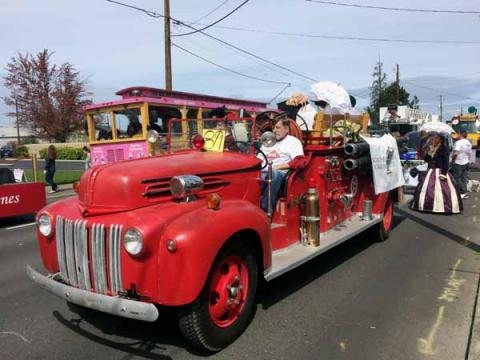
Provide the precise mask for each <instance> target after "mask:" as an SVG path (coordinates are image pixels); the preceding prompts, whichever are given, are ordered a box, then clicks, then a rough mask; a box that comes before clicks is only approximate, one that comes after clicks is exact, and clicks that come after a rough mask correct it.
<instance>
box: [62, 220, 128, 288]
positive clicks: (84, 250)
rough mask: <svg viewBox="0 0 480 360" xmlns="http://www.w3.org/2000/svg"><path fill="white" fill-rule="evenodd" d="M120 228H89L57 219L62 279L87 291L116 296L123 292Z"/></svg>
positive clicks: (92, 225) (114, 226)
mask: <svg viewBox="0 0 480 360" xmlns="http://www.w3.org/2000/svg"><path fill="white" fill-rule="evenodd" d="M121 233H122V226H121V225H110V227H109V228H108V231H106V229H105V225H103V224H89V227H87V221H86V220H75V221H73V220H69V219H64V218H63V217H61V216H57V220H56V241H57V257H58V263H59V267H60V275H61V276H62V279H63V280H64V281H65V282H67V283H69V284H70V285H73V286H76V287H79V288H81V289H84V290H89V291H90V290H95V291H96V292H98V293H101V294H107V293H108V291H109V290H110V291H111V293H112V294H114V295H115V294H117V293H118V292H119V291H120V290H123V285H122V277H121V262H120V244H121Z"/></svg>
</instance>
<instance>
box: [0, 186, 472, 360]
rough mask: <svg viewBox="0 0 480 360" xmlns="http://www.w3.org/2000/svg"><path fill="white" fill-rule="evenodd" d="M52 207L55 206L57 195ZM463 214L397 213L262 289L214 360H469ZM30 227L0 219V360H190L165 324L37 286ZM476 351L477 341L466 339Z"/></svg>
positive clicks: (468, 247) (466, 219)
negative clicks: (382, 233)
mask: <svg viewBox="0 0 480 360" xmlns="http://www.w3.org/2000/svg"><path fill="white" fill-rule="evenodd" d="M55 195H56V196H61V193H60V195H59V194H55ZM465 208H466V209H465V212H464V214H462V215H456V216H442V215H429V214H420V213H417V212H412V211H410V210H408V209H407V208H406V207H405V206H401V207H400V208H397V211H396V214H395V219H394V220H395V229H394V230H393V231H392V234H391V237H390V239H389V240H387V241H386V242H384V243H372V242H371V241H370V240H369V239H368V238H367V237H365V236H358V237H356V238H354V239H351V240H350V241H348V242H346V243H344V244H343V245H341V246H339V247H337V248H335V249H333V250H331V251H329V252H327V253H326V254H324V255H323V256H321V257H319V258H317V259H315V260H313V261H310V262H309V263H307V264H305V265H304V266H302V267H301V268H298V269H296V270H294V271H293V272H290V273H288V274H286V275H284V276H282V277H280V278H277V279H275V280H274V281H273V282H270V283H268V284H266V285H265V287H264V288H263V289H261V291H260V294H259V296H258V301H257V304H258V305H257V312H256V315H255V318H254V319H253V322H252V323H251V325H250V327H249V328H248V329H247V331H246V332H245V333H244V334H243V335H242V336H241V337H240V338H239V339H238V340H237V341H236V342H235V343H233V344H232V345H231V346H229V347H228V348H227V349H225V350H224V351H222V352H220V353H218V354H215V355H213V356H211V358H212V359H229V360H236V359H272V360H273V359H275V360H280V359H322V360H323V359H354V360H380V359H389V360H390V359H395V360H416V359H441V360H447V359H448V360H450V359H451V360H461V359H466V354H467V351H468V350H469V346H470V345H469V344H470V343H471V342H472V343H474V342H475V341H472V339H471V338H470V337H471V328H472V317H473V313H474V307H475V301H476V295H477V288H478V285H479V270H480V262H479V259H480V258H479V256H478V253H479V250H480V237H479V236H478V232H479V230H480V224H479V220H480V217H479V216H478V214H479V212H478V209H479V208H480V193H475V194H474V195H472V196H471V197H470V198H469V199H467V200H466V201H465ZM31 221H33V219H32V217H24V218H16V219H3V220H2V219H0V286H1V289H2V292H1V293H0V349H1V353H0V354H1V355H0V358H1V359H2V360H10V359H12V360H13V359H15V360H22V359H29V360H30V359H49V360H54V359H88V358H91V359H122V360H124V359H158V360H164V359H197V358H201V357H200V356H199V355H198V354H195V353H194V352H192V350H191V349H189V348H188V346H187V345H186V344H185V342H184V341H183V339H182V337H181V335H180V333H179V331H178V329H177V327H176V325H175V321H174V316H173V314H172V313H169V312H166V313H165V314H163V316H162V318H161V319H160V320H159V321H158V322H157V323H154V324H148V323H143V322H138V321H133V320H126V319H122V318H116V317H113V316H108V315H104V314H101V313H97V312H94V311H91V310H86V309H82V308H79V307H77V306H73V305H69V304H67V303H66V302H65V301H63V300H61V299H58V298H56V297H54V296H52V295H50V294H49V293H47V292H46V291H44V290H42V289H40V288H38V287H36V286H35V285H34V284H33V283H32V282H31V281H30V280H29V279H28V278H27V276H26V274H25V265H26V264H31V265H33V266H34V267H35V268H37V269H43V268H42V264H41V259H40V256H39V252H38V247H37V243H36V239H35V235H34V227H33V226H32V225H29V222H31ZM473 340H475V339H473Z"/></svg>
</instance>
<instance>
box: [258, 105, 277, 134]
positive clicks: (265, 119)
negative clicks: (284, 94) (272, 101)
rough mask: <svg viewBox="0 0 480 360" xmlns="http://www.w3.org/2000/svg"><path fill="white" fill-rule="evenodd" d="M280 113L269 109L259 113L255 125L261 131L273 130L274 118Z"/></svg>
mask: <svg viewBox="0 0 480 360" xmlns="http://www.w3.org/2000/svg"><path fill="white" fill-rule="evenodd" d="M278 115H280V113H279V112H278V111H274V110H267V111H263V112H261V113H259V114H258V115H257V116H256V117H255V126H256V128H257V130H258V131H259V132H260V133H264V132H265V131H271V130H272V128H273V120H274V119H275V117H277V116H278Z"/></svg>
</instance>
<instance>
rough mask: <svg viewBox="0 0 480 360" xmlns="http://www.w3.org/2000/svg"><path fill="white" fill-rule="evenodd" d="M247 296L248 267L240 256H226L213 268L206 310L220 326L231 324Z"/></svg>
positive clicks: (240, 310)
mask: <svg viewBox="0 0 480 360" xmlns="http://www.w3.org/2000/svg"><path fill="white" fill-rule="evenodd" d="M247 296H248V269H247V266H246V264H245V262H244V261H243V259H242V258H240V257H238V256H227V258H226V259H225V260H224V261H223V262H222V263H221V264H220V266H218V268H217V269H215V272H214V274H213V278H212V281H211V283H210V290H209V296H208V297H209V304H208V312H209V314H210V318H211V319H212V321H213V323H214V324H215V325H217V326H218V327H220V328H225V327H228V326H230V325H231V324H233V323H234V322H235V321H236V320H237V319H238V316H239V315H240V314H241V312H242V310H243V307H244V306H245V301H246V299H247Z"/></svg>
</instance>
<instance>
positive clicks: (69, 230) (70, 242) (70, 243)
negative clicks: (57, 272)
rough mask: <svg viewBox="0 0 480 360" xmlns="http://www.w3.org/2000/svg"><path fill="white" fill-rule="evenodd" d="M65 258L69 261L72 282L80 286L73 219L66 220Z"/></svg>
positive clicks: (69, 275)
mask: <svg viewBox="0 0 480 360" xmlns="http://www.w3.org/2000/svg"><path fill="white" fill-rule="evenodd" d="M64 231H65V260H66V261H67V274H68V280H69V282H70V284H72V285H74V286H78V279H77V270H76V264H75V244H74V238H73V221H72V220H65V227H64Z"/></svg>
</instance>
